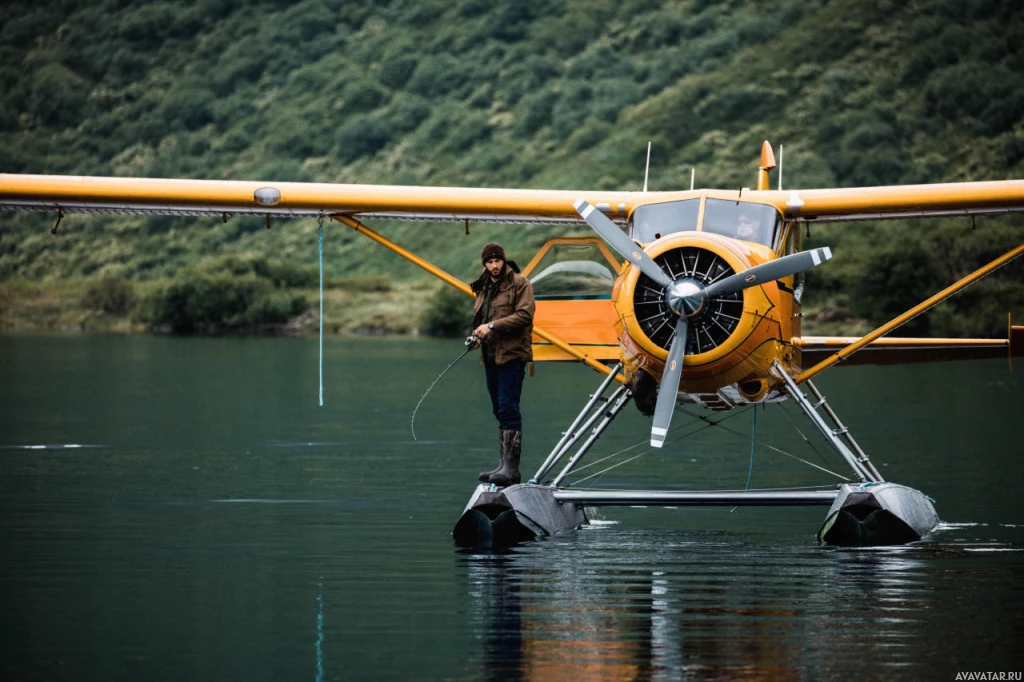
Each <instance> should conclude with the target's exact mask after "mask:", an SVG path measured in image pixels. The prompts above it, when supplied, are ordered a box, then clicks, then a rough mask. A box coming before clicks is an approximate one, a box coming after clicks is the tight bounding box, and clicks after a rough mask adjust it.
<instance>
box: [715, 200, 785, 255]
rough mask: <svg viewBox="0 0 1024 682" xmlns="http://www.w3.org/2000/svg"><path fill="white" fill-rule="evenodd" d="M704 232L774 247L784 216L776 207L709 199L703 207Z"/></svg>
mask: <svg viewBox="0 0 1024 682" xmlns="http://www.w3.org/2000/svg"><path fill="white" fill-rule="evenodd" d="M703 229H704V232H714V233H715V234H720V235H722V236H724V237H732V238H733V239H742V240H743V241H747V242H756V243H758V244H764V245H765V246H771V247H774V246H775V241H776V240H777V239H778V238H779V236H780V234H781V232H782V216H781V215H780V214H779V212H778V211H776V210H775V207H774V206H768V205H765V204H754V203H750V202H746V201H731V200H728V199H708V200H707V203H706V204H705V206H704V228H703Z"/></svg>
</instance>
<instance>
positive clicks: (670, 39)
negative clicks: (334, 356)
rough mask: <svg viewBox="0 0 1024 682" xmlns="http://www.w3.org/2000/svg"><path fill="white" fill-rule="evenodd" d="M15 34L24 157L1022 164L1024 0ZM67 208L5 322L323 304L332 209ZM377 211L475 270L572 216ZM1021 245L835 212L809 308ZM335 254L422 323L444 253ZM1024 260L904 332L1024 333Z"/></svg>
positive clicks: (5, 96) (879, 297) (331, 1)
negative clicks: (648, 157)
mask: <svg viewBox="0 0 1024 682" xmlns="http://www.w3.org/2000/svg"><path fill="white" fill-rule="evenodd" d="M0 26H2V34H0V93H2V94H0V170H2V171H4V172H18V173H69V174H82V175H125V176H147V177H192V178H217V179H259V180H267V181H274V180H276V181H287V180H309V181H326V182H360V183H395V184H430V185H459V186H513V187H537V188H566V189H583V188H590V187H599V188H607V189H638V188H639V187H640V185H641V184H642V182H643V167H644V156H645V153H646V145H647V141H648V140H651V141H653V154H652V161H651V175H650V188H651V189H656V190H662V189H679V188H686V187H688V185H689V175H690V168H691V167H692V168H696V175H697V184H698V185H699V186H706V187H722V188H739V187H741V186H750V185H752V184H753V182H754V174H755V167H756V160H757V153H758V150H759V147H760V143H761V140H763V139H769V140H770V141H772V142H773V143H774V144H776V145H778V144H780V143H781V144H783V145H784V146H785V154H784V178H783V180H784V184H785V186H787V187H790V188H799V187H818V186H864V185H876V184H888V183H918V182H948V181H957V180H965V179H967V180H997V179H1009V178H1024V11H1022V10H1019V9H1017V5H1016V3H1014V2H995V1H993V2H966V1H964V2H955V1H952V0H936V1H924V2H885V1H880V2H874V3H865V2H861V1H859V0H837V1H835V2H829V3H824V2H802V1H800V2H797V1H793V2H773V3H768V2H753V1H751V0H736V1H733V2H718V3H716V2H707V1H691V2H669V3H663V4H661V5H654V4H653V3H647V2H638V1H635V0H634V1H629V0H627V1H625V2H615V1H612V0H594V1H588V2H585V3H583V2H577V3H574V2H567V1H558V0H504V1H502V0H462V1H461V2H452V1H450V0H446V1H441V0H396V1H394V2H390V3H388V2H374V3H369V2H360V3H353V2H341V1H340V0H303V1H301V2H294V3H293V2H241V1H234V2H233V1H231V0H206V1H200V2H189V3H185V2H129V1H125V0H106V1H100V0H97V1H93V2H86V1H80V2H74V1H72V0H64V1H55V2H46V1H42V2H31V3H30V2H8V3H5V4H4V5H3V6H2V7H0ZM773 182H774V179H773ZM54 220H55V216H51V215H34V214H5V215H3V216H0V328H3V327H6V328H8V329H10V328H22V327H24V326H26V324H22V323H21V322H19V320H25V319H29V320H31V318H33V316H36V317H38V320H39V322H38V323H39V324H43V325H46V324H55V323H59V324H64V323H70V324H72V325H75V324H79V323H80V322H81V320H82V319H83V316H86V317H88V318H89V319H90V320H96V319H108V321H109V320H123V319H131V320H135V324H136V326H139V325H142V326H145V325H148V324H158V325H160V326H168V327H172V328H179V329H181V330H182V331H186V330H190V329H191V330H195V329H200V330H201V329H203V328H205V327H204V324H203V323H202V320H203V319H205V318H202V315H201V314H199V313H195V314H196V315H199V318H196V319H199V320H200V323H199V324H196V325H192V326H191V327H190V326H189V324H185V325H184V326H182V325H177V324H175V323H174V322H172V321H170V320H171V318H173V316H174V315H177V314H179V313H181V310H172V311H170V312H167V311H166V310H165V311H164V312H165V313H167V315H170V317H167V315H165V316H164V317H160V315H159V314H158V313H159V310H160V306H161V305H163V306H165V307H166V306H168V305H172V304H173V301H171V303H168V301H169V300H170V299H172V298H174V297H173V296H171V293H170V292H172V291H173V292H177V293H175V296H177V298H176V299H174V301H178V302H179V303H180V305H179V308H181V309H184V308H185V307H188V306H193V304H194V302H195V300H199V299H197V298H195V297H199V298H202V297H203V296H207V295H209V294H210V292H218V293H217V295H219V296H221V299H222V300H220V301H219V303H216V305H220V306H224V307H225V309H230V311H231V315H232V316H233V317H232V318H231V320H232V323H233V324H247V325H258V324H260V323H261V322H262V321H274V320H279V319H285V318H288V317H291V316H293V314H294V313H295V311H299V310H301V309H302V308H303V307H304V302H303V300H302V298H303V297H305V299H306V302H311V301H312V300H313V299H312V298H311V296H312V295H313V288H312V287H313V286H314V279H315V270H311V268H314V267H315V264H316V256H317V252H316V224H315V222H313V221H309V220H307V221H297V220H293V221H279V222H276V223H275V225H274V227H273V229H271V230H269V231H268V230H266V229H264V225H263V223H262V221H260V220H258V219H245V218H233V219H231V220H229V221H228V222H227V223H226V224H222V223H221V222H220V221H212V220H208V219H191V218H143V217H134V216H118V217H101V216H75V215H73V216H68V217H66V218H65V219H64V221H63V222H62V224H61V228H60V232H59V234H58V235H57V236H51V235H50V233H49V228H50V227H51V226H52V224H53V222H54ZM374 226H375V227H378V228H380V229H381V230H382V231H383V232H385V233H386V234H387V235H388V236H389V237H391V238H393V239H395V240H396V241H398V242H399V243H401V244H403V245H406V246H408V247H410V248H413V249H414V250H417V251H421V252H423V253H424V255H425V256H426V257H428V258H429V259H431V260H433V261H435V262H436V263H438V264H439V265H441V266H442V267H444V268H446V269H448V270H450V271H451V272H453V273H455V274H457V275H459V276H462V277H465V278H467V279H468V278H469V277H471V276H473V275H475V274H476V272H477V271H478V267H479V266H478V259H477V254H478V253H479V248H480V246H481V245H482V244H483V243H485V242H486V241H488V240H492V239H498V240H500V241H502V242H503V243H505V244H506V247H507V251H508V252H509V253H510V256H511V257H513V258H517V259H519V260H520V261H525V260H526V259H527V258H528V257H529V256H530V255H531V254H532V253H533V251H534V249H535V248H536V247H537V246H538V245H539V244H541V243H542V242H543V241H545V240H546V239H547V238H549V237H551V236H557V235H558V234H560V233H564V230H556V229H554V228H550V227H522V226H507V227H501V226H495V227H484V226H471V229H470V235H469V236H468V237H467V236H465V234H464V229H463V226H461V225H443V224H442V225H422V224H408V223H402V224H376V225H374ZM1022 241H1024V218H1022V217H1005V216H1003V217H980V218H978V219H976V220H974V221H971V220H970V219H969V218H961V219H948V220H941V221H907V222H884V223H877V224H868V223H853V224H845V225H841V226H833V227H815V228H814V229H813V230H812V232H811V234H810V242H809V243H811V244H829V245H831V246H832V247H833V248H834V250H835V252H836V254H837V256H836V258H835V259H834V261H833V262H832V263H830V264H829V266H827V267H823V268H819V269H818V270H816V271H814V272H813V275H812V277H811V278H810V284H812V285H814V286H811V287H809V291H808V294H807V297H806V301H807V303H808V306H809V308H810V309H811V310H812V311H814V312H815V314H814V315H812V316H810V318H809V320H808V321H809V325H808V326H809V327H811V328H812V329H817V330H819V331H828V332H838V331H854V330H857V329H860V330H864V329H867V328H869V326H870V325H872V324H875V323H877V322H881V321H884V320H885V319H888V317H889V316H890V315H891V314H894V313H898V312H901V311H902V310H903V309H904V308H905V307H907V306H909V305H910V304H911V303H913V302H916V300H918V299H919V298H920V297H921V296H922V295H927V294H930V293H932V292H934V291H937V290H938V289H939V288H941V287H942V286H943V285H945V284H946V283H949V282H951V281H953V279H954V278H956V277H959V276H962V275H964V274H966V273H968V272H970V271H971V270H973V269H974V268H975V267H977V266H978V265H980V264H981V263H983V262H985V261H986V260H987V259H988V258H991V257H993V256H995V255H998V254H999V253H1001V252H1003V251H1005V250H1006V249H1008V248H1010V247H1011V246H1013V245H1016V244H1018V243H1021V242H1022ZM325 249H326V256H325V265H326V269H327V273H328V275H329V277H330V278H331V283H332V284H333V285H335V286H334V287H333V288H332V292H333V293H332V296H333V298H332V301H333V303H332V305H333V306H334V307H331V308H329V312H330V313H332V314H333V316H334V319H338V317H339V316H341V315H342V314H343V313H342V310H343V309H344V308H346V302H347V301H349V300H350V296H355V294H356V293H362V294H367V292H368V291H369V292H370V293H372V296H371V297H375V298H376V299H385V298H386V299H388V300H389V302H387V303H386V304H385V302H383V300H382V301H381V303H380V305H379V306H376V307H375V306H369V311H368V312H366V315H367V316H369V318H372V320H374V321H372V322H367V320H365V319H364V320H359V319H356V318H353V317H351V311H349V313H348V314H349V315H350V316H349V317H348V318H346V320H347V321H346V322H345V324H344V325H341V328H345V327H348V328H353V327H359V326H367V325H369V326H370V327H373V328H385V327H387V328H393V329H397V330H406V331H407V330H411V329H413V328H415V327H416V326H417V324H416V323H413V322H410V321H409V320H410V316H412V315H413V314H418V312H417V311H419V310H420V309H422V308H423V307H425V306H426V304H427V303H426V302H427V301H428V300H429V298H430V296H431V292H432V291H434V290H435V288H436V285H435V284H433V283H432V282H428V281H427V280H425V279H424V275H422V273H421V272H420V271H419V270H417V269H416V268H414V267H413V266H410V265H408V264H406V263H405V262H404V261H402V260H401V259H399V258H398V257H396V256H394V255H392V254H390V253H389V252H387V251H385V250H383V249H381V248H379V247H376V246H375V245H373V244H371V243H370V242H369V241H368V240H366V239H365V238H363V237H360V236H359V235H356V234H354V233H351V232H350V231H348V230H347V228H344V227H342V226H339V225H337V224H332V225H331V226H330V227H329V228H327V234H326V238H325ZM819 271H820V272H819ZM274 273H276V274H274ZM281 273H285V274H284V275H282V274H281ZM1022 274H1024V266H1022V265H1021V264H1019V263H1018V264H1013V265H1011V266H1008V267H1006V268H1004V269H1003V270H1001V271H1000V272H999V273H997V275H995V276H993V277H990V278H989V279H987V280H985V281H983V282H982V283H980V284H978V285H975V286H973V287H972V288H971V289H970V290H968V291H967V292H965V293H964V294H963V295H961V296H958V297H957V298H956V299H955V300H954V301H951V302H950V303H947V304H946V305H944V306H942V307H941V308H940V309H937V310H936V311H935V312H933V313H931V314H929V315H928V316H927V318H922V319H921V320H918V321H915V325H914V326H913V327H912V328H908V329H907V330H906V331H914V332H915V333H916V332H923V331H925V330H928V331H930V332H931V333H940V334H954V335H975V334H985V335H992V334H997V335H1001V334H1004V333H1005V325H1006V317H1005V316H1006V313H1007V312H1012V313H1014V315H1015V316H1016V317H1017V318H1018V319H1024V286H1022V284H1021V282H1022V280H1024V277H1022ZM368 277H369V278H371V279H370V280H367V278H368ZM374 278H376V279H374ZM381 278H383V280H382V279H381ZM367 281H371V282H376V284H373V285H372V286H369V287H368V286H367V284H366V282H367ZM197 282H198V284H196V283H197ZM189 283H192V284H189ZM200 285H202V286H200ZM174 287H177V289H175V288H174ZM87 291H93V292H94V295H92V296H91V297H90V296H87V295H86V293H87ZM96 291H99V292H100V293H99V294H96V293H95V292H96ZM182 291H184V292H185V293H182ZM118 292H120V293H118ZM225 292H226V293H225ZM346 292H349V293H346ZM108 296H114V299H115V300H114V302H109V301H108V300H107V297H108ZM119 296H120V298H119ZM189 296H192V297H193V298H189ZM186 299H187V305H186V303H181V301H186ZM204 300H205V299H204ZM352 300H353V301H354V299H352ZM69 306H70V307H71V308H73V310H71V311H69V310H68V308H69ZM215 307H216V306H215ZM353 307H358V306H355V303H354V302H353ZM193 312H194V311H193ZM189 314H192V313H189ZM203 314H205V313H203ZM261 315H262V316H261ZM389 317H393V318H395V319H394V320H392V322H394V323H393V324H392V323H389V321H388V318H389ZM174 319H178V318H174ZM397 319H401V320H402V323H398V322H397V321H396V320H397ZM55 321H56V322H55ZM30 323H31V322H29V323H28V324H30ZM126 324H127V323H126ZM122 326H125V325H122ZM128 326H130V325H128Z"/></svg>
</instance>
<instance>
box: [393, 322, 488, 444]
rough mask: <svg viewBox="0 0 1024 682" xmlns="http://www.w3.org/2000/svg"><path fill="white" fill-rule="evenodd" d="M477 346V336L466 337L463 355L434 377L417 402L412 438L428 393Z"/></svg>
mask: <svg viewBox="0 0 1024 682" xmlns="http://www.w3.org/2000/svg"><path fill="white" fill-rule="evenodd" d="M476 347H477V338H476V337H475V336H471V337H469V338H468V339H466V350H464V351H462V355H460V356H459V357H457V358H455V359H454V360H452V364H450V365H448V366H447V367H445V368H444V371H443V372H441V373H440V374H438V375H437V378H436V379H434V383H432V384H430V387H429V388H427V390H426V392H424V394H423V396H422V397H421V398H420V401H419V402H418V403H416V407H415V408H414V409H413V411H412V418H411V419H410V420H409V430H410V431H412V439H413V440H416V413H417V412H418V411H419V409H420V405H422V404H423V401H424V400H425V399H426V397H427V395H428V394H429V393H430V392H431V391H432V390H433V389H434V386H436V385H437V382H439V381H440V380H441V377H443V376H444V375H445V374H447V373H448V370H450V369H451V368H452V367H454V366H455V364H456V363H457V362H458V361H459V360H461V359H462V358H464V357H466V354H467V353H469V351H471V350H473V349H474V348H476Z"/></svg>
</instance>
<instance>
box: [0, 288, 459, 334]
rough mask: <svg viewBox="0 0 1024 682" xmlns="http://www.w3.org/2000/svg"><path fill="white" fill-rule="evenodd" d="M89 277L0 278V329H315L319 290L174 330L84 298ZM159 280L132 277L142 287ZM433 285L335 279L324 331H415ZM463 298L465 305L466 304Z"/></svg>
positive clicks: (4, 331) (272, 331)
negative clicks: (276, 317) (247, 316)
mask: <svg viewBox="0 0 1024 682" xmlns="http://www.w3.org/2000/svg"><path fill="white" fill-rule="evenodd" d="M88 281H89V280H71V281H69V280H61V281H33V280H24V279H18V280H8V281H5V282H0V335H4V336H8V335H10V336H14V335H26V334H61V335H74V334H82V335H88V334H111V335H131V334H158V335H165V334H166V335H170V336H307V335H316V334H318V333H319V327H320V325H319V292H318V291H317V290H311V289H308V288H296V289H288V290H285V291H287V292H288V293H291V294H294V295H298V296H302V297H303V298H304V299H305V302H306V305H305V308H304V310H303V312H301V313H299V314H298V315H294V316H292V317H290V318H288V320H287V321H286V322H281V323H270V324H268V323H259V324H238V325H208V326H206V327H205V328H200V329H197V330H195V331H192V332H188V333H177V332H172V331H171V330H170V328H169V327H168V326H153V325H149V324H146V323H145V322H142V321H140V320H139V319H138V315H137V313H138V311H137V309H136V307H132V308H130V309H128V310H126V311H124V312H123V313H120V314H119V313H111V312H106V311H103V310H97V309H95V308H93V307H90V306H89V305H88V303H87V302H86V300H85V298H86V297H85V291H86V284H87V282H88ZM161 284H162V283H151V282H143V283H137V284H136V288H137V289H139V290H145V289H152V288H155V287H157V286H160V285H161ZM437 290H438V287H437V285H436V284H435V283H433V282H429V281H414V282H397V283H394V284H392V285H390V286H389V288H387V289H386V290H379V289H377V290H372V289H371V290H360V289H358V288H349V287H334V288H328V289H325V290H324V334H325V335H329V336H420V335H425V334H424V331H423V329H424V315H425V313H426V311H427V310H428V308H429V307H430V305H431V302H432V300H433V299H434V298H435V296H436V293H437ZM468 304H469V301H467V310H468V309H469V305H468Z"/></svg>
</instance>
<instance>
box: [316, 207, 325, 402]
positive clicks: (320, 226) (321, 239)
mask: <svg viewBox="0 0 1024 682" xmlns="http://www.w3.org/2000/svg"><path fill="white" fill-rule="evenodd" d="M317 231H318V232H319V244H320V248H319V250H320V407H323V406H324V217H323V215H320V217H319V218H318V219H317Z"/></svg>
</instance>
